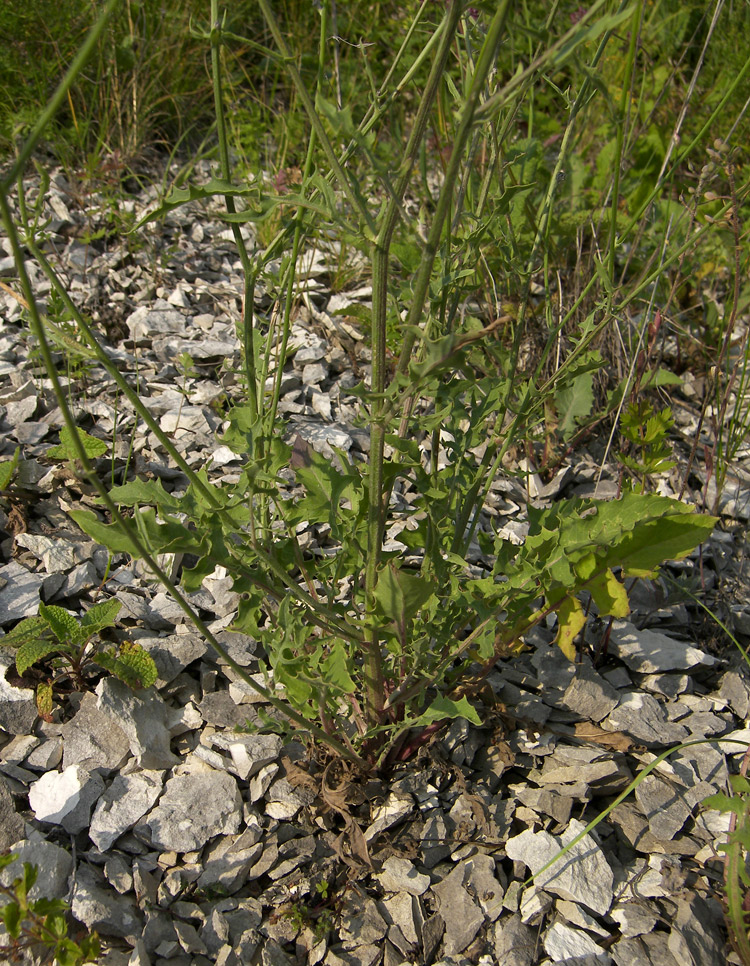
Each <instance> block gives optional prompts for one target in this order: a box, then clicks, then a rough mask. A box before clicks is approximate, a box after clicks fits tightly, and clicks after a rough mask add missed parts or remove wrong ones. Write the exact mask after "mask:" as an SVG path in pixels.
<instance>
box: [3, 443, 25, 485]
mask: <svg viewBox="0 0 750 966" xmlns="http://www.w3.org/2000/svg"><path fill="white" fill-rule="evenodd" d="M20 456H21V448H20V446H17V447H16V450H15V452H14V453H13V456H12V457H11V459H9V460H2V461H0V494H3V493H5V492H6V491H7V490H9V489H10V485H11V482H12V481H13V477H14V476H15V473H16V470H17V469H18V460H19V458H20Z"/></svg>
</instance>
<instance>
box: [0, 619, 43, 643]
mask: <svg viewBox="0 0 750 966" xmlns="http://www.w3.org/2000/svg"><path fill="white" fill-rule="evenodd" d="M48 633H49V625H48V624H47V621H46V620H45V619H44V618H43V617H26V618H25V619H24V620H22V621H21V622H20V623H19V624H16V626H15V627H14V628H13V630H11V631H8V633H7V634H5V635H3V637H0V646H1V647H21V646H22V645H23V644H27V643H28V642H30V641H36V640H38V639H39V637H40V636H43V635H44V634H48Z"/></svg>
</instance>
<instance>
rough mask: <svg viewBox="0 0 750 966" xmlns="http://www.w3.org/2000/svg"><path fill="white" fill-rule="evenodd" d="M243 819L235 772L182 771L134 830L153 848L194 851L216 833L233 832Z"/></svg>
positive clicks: (167, 785)
mask: <svg viewBox="0 0 750 966" xmlns="http://www.w3.org/2000/svg"><path fill="white" fill-rule="evenodd" d="M241 820H242V797H241V796H240V792H239V789H238V788H237V782H236V781H235V779H234V778H232V776H231V775H228V774H227V773H226V772H211V773H210V774H203V775H178V776H176V777H174V778H170V779H169V781H168V782H167V783H166V785H165V786H164V792H163V794H162V796H161V799H160V800H159V804H158V805H157V806H156V808H154V809H153V810H152V811H151V812H149V813H148V815H146V816H145V817H144V818H142V819H140V821H138V822H137V824H136V826H135V829H134V831H135V833H136V834H137V835H138V836H139V837H143V838H145V839H146V840H147V841H148V843H149V844H150V845H151V846H152V847H153V848H157V849H162V850H163V851H167V850H170V849H173V850H174V851H175V852H191V851H193V850H195V849H200V848H202V847H203V846H204V845H205V844H206V842H208V840H209V839H211V838H213V837H214V836H215V835H233V834H234V833H235V832H236V831H237V830H238V829H239V827H240V822H241Z"/></svg>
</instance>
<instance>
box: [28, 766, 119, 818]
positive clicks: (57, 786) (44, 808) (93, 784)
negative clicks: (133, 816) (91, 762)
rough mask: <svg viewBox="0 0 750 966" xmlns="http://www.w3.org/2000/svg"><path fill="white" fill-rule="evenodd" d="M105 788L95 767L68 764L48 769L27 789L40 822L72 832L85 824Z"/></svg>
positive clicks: (30, 801) (30, 803)
mask: <svg viewBox="0 0 750 966" xmlns="http://www.w3.org/2000/svg"><path fill="white" fill-rule="evenodd" d="M103 791H104V781H103V780H102V778H101V776H100V775H99V773H98V772H97V771H91V770H89V769H88V768H85V767H84V766H83V765H70V766H69V767H68V768H65V769H63V770H62V771H59V772H58V771H51V772H47V774H46V775H42V777H41V778H40V779H39V780H38V781H36V782H34V784H33V785H32V786H31V788H30V789H29V805H30V806H31V808H32V809H33V810H34V815H35V816H36V818H37V819H38V820H39V821H40V822H48V823H50V824H53V825H62V827H63V828H64V829H65V831H66V832H69V833H70V834H71V835H75V834H76V832H81V831H82V830H83V829H85V828H87V827H88V824H89V818H90V815H91V809H92V808H93V806H94V803H95V802H96V801H97V800H98V798H99V796H100V795H101V794H102V793H103Z"/></svg>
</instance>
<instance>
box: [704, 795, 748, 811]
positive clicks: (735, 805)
mask: <svg viewBox="0 0 750 966" xmlns="http://www.w3.org/2000/svg"><path fill="white" fill-rule="evenodd" d="M703 807H704V808H713V809H716V811H717V812H735V813H736V814H737V815H742V814H744V812H745V810H746V808H747V804H746V802H744V801H743V799H742V798H740V797H739V796H738V795H735V796H731V795H726V794H725V793H724V792H716V793H715V794H714V795H709V796H708V798H704V799H703Z"/></svg>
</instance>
